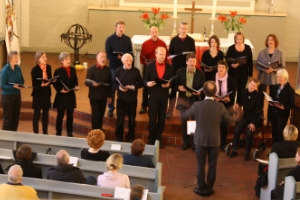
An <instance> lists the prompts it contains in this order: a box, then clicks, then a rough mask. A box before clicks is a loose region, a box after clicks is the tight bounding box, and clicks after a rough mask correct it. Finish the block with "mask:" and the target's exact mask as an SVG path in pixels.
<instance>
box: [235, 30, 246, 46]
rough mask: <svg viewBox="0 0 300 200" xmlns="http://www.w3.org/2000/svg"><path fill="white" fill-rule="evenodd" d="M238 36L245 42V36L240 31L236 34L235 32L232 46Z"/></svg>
mask: <svg viewBox="0 0 300 200" xmlns="http://www.w3.org/2000/svg"><path fill="white" fill-rule="evenodd" d="M238 36H242V38H243V42H245V35H244V34H243V33H242V32H241V31H238V32H236V33H235V35H234V44H236V38H237V37H238Z"/></svg>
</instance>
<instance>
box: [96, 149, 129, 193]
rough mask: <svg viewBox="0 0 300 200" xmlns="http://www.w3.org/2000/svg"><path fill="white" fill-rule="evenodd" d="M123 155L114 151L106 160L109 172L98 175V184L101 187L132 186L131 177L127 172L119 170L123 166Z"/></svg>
mask: <svg viewBox="0 0 300 200" xmlns="http://www.w3.org/2000/svg"><path fill="white" fill-rule="evenodd" d="M122 164H123V157H122V155H120V154H118V153H114V154H112V155H111V156H109V158H108V159H107V160H106V166H107V169H108V172H104V173H103V174H102V175H99V176H98V180H97V185H98V186H100V187H109V188H115V187H121V188H130V182H129V178H128V176H127V175H126V174H121V173H119V172H118V170H119V169H121V168H122Z"/></svg>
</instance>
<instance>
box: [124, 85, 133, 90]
mask: <svg viewBox="0 0 300 200" xmlns="http://www.w3.org/2000/svg"><path fill="white" fill-rule="evenodd" d="M125 88H127V89H129V90H134V89H135V87H134V85H126V86H125Z"/></svg>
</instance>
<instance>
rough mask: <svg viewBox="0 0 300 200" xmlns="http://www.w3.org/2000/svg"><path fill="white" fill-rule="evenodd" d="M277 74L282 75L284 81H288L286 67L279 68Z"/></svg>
mask: <svg viewBox="0 0 300 200" xmlns="http://www.w3.org/2000/svg"><path fill="white" fill-rule="evenodd" d="M276 75H277V76H283V77H284V78H285V80H286V81H289V73H288V72H287V70H286V69H280V70H278V71H277V73H276Z"/></svg>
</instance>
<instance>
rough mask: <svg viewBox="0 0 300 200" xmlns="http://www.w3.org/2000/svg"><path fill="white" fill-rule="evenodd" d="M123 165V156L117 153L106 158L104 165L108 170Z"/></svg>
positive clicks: (119, 167)
mask: <svg viewBox="0 0 300 200" xmlns="http://www.w3.org/2000/svg"><path fill="white" fill-rule="evenodd" d="M122 165H123V157H122V155H121V154H119V153H114V154H112V155H110V156H109V157H108V158H107V160H106V166H107V169H108V170H116V169H117V170H118V169H121V167H122Z"/></svg>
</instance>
